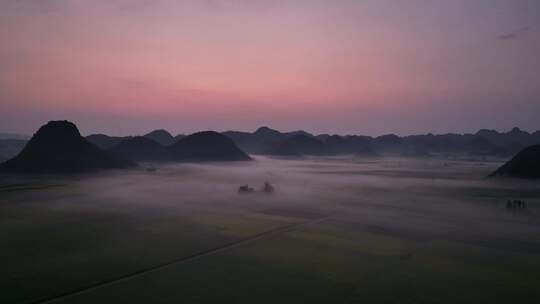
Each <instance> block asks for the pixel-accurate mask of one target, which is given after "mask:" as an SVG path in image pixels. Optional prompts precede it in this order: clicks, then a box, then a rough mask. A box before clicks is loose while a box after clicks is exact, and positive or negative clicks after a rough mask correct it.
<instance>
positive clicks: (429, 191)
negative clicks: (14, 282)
mask: <svg viewBox="0 0 540 304" xmlns="http://www.w3.org/2000/svg"><path fill="white" fill-rule="evenodd" d="M499 165H500V163H497V162H481V161H451V160H444V159H412V158H409V159H407V158H324V159H323V158H313V159H302V160H288V159H271V158H267V157H261V156H259V157H256V160H255V161H251V162H232V163H208V164H184V163H178V164H169V163H166V164H143V165H142V166H141V167H142V168H141V169H139V170H132V171H115V172H108V173H99V174H89V175H82V176H77V177H74V178H73V177H70V178H65V177H60V178H59V179H54V178H51V177H49V178H46V179H47V182H48V183H50V184H54V185H59V189H60V188H64V189H65V188H69V189H70V191H67V192H65V191H64V192H65V193H63V194H61V195H58V191H49V192H50V193H49V192H45V194H44V193H39V195H38V197H36V198H35V201H36V202H38V201H41V200H43V201H45V200H48V199H50V200H51V201H58V202H68V203H69V204H81V205H88V204H90V205H95V206H94V207H97V208H100V207H105V208H109V209H111V208H112V209H114V208H127V210H129V208H130V206H131V207H133V208H134V210H145V211H146V212H150V211H154V212H156V211H159V210H162V211H164V210H168V212H176V211H178V212H185V213H186V214H189V211H190V210H195V211H197V210H199V211H201V210H204V211H210V212H213V213H227V212H242V211H249V212H259V213H263V214H268V213H270V214H273V215H280V216H284V217H287V216H292V217H300V218H308V217H309V218H312V217H317V216H321V217H325V216H331V217H333V218H339V219H343V220H346V221H352V222H358V223H361V224H364V225H381V226H383V227H386V228H389V229H390V228H396V229H410V230H411V233H413V232H414V233H421V234H438V233H440V234H447V235H449V234H452V235H453V236H454V237H458V238H463V237H472V236H474V235H483V236H491V237H502V236H508V235H513V236H515V237H523V236H526V235H527V234H528V233H537V232H539V231H540V229H539V224H540V223H539V222H538V213H537V205H538V203H539V201H538V200H539V198H540V195H539V194H540V185H538V183H535V182H528V181H523V180H518V181H515V180H514V181H512V180H497V179H486V178H485V176H487V175H488V174H489V173H490V172H491V171H493V170H494V169H495V168H497V167H498V166H499ZM150 168H152V169H151V170H150ZM153 169H155V170H153ZM42 181H43V178H41V182H42ZM265 181H268V182H270V183H271V184H272V185H273V186H274V188H275V192H274V193H272V194H269V193H264V192H263V191H262V187H263V185H264V182H265ZM35 182H36V181H35V180H34V183H35ZM11 183H13V181H11ZM3 184H7V185H8V187H9V184H10V182H8V180H7V179H5V180H4V183H3ZM66 184H67V185H69V187H65V186H66ZM62 185H63V186H62ZM241 185H249V186H250V187H253V188H254V189H255V192H253V193H244V194H241V193H238V191H237V190H238V187H239V186H241ZM8 189H9V188H8ZM75 189H76V190H75ZM71 192H76V193H71ZM67 193H71V194H67ZM17 194H19V195H22V197H24V200H25V201H34V199H33V198H32V196H33V195H37V194H36V193H35V192H31V193H29V194H27V195H24V194H22V193H17ZM49 195H50V196H51V197H50V198H48V196H49ZM57 195H58V196H57ZM74 197H75V198H76V199H73V198H74ZM508 199H524V200H525V201H526V202H527V203H528V205H527V208H526V209H523V210H519V212H517V211H516V210H508V209H507V208H506V202H507V200H508ZM141 208H142V209H141Z"/></svg>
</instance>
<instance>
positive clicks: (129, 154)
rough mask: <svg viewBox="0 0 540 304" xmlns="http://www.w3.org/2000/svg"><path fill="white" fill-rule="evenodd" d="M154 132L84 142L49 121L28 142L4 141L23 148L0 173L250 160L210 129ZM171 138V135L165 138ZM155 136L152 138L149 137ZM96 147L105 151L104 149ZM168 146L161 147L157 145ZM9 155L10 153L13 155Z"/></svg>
mask: <svg viewBox="0 0 540 304" xmlns="http://www.w3.org/2000/svg"><path fill="white" fill-rule="evenodd" d="M167 134H168V132H166V131H164V130H158V131H155V132H151V133H149V134H147V135H145V136H135V137H125V138H122V137H109V136H107V135H102V134H99V135H91V136H89V137H87V138H84V137H82V136H81V135H80V133H79V130H78V129H77V127H76V126H75V124H73V123H71V122H69V121H50V122H48V123H47V124H46V125H44V126H42V127H41V128H40V129H39V130H38V131H37V132H36V133H35V134H34V135H33V136H32V138H31V139H30V140H29V141H28V142H26V141H20V140H16V139H9V140H7V139H6V140H3V143H4V144H5V145H6V147H7V144H9V145H10V146H9V147H10V148H11V149H12V150H14V147H15V148H17V147H19V146H20V145H22V144H24V145H23V148H22V150H21V151H20V152H17V153H18V154H17V155H16V156H14V157H13V158H11V159H9V160H7V161H5V162H3V163H0V171H4V172H16V173H78V172H85V171H91V170H101V169H121V168H129V167H133V166H135V165H136V163H135V162H136V161H197V162H200V161H240V160H250V159H251V158H250V157H249V156H248V155H247V154H246V153H244V152H243V151H242V150H241V149H240V148H238V147H237V146H236V144H235V143H234V142H233V141H232V140H231V139H230V138H228V137H227V136H225V135H222V134H220V133H217V132H213V131H206V132H198V133H195V134H192V135H189V136H186V137H184V136H182V137H178V138H180V139H178V140H176V139H175V138H173V137H172V136H167ZM168 135H170V134H168ZM151 138H156V139H151ZM91 140H96V141H99V143H100V145H102V146H105V147H109V148H108V149H102V148H100V147H98V145H96V144H94V143H92V142H91ZM158 140H159V141H160V142H167V143H171V144H170V145H167V146H165V145H162V144H160V143H159V142H158ZM12 152H13V151H10V153H12Z"/></svg>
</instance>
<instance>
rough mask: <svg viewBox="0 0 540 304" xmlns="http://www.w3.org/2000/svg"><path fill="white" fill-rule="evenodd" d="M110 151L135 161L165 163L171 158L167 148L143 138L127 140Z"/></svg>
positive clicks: (136, 137) (137, 137)
mask: <svg viewBox="0 0 540 304" xmlns="http://www.w3.org/2000/svg"><path fill="white" fill-rule="evenodd" d="M109 151H110V152H111V153H114V154H115V155H117V156H119V157H122V158H125V159H130V160H133V161H164V160H168V159H169V158H170V157H169V153H168V151H167V149H166V148H165V147H163V146H162V145H160V144H158V143H157V142H155V141H153V140H152V139H149V138H146V137H143V136H135V137H132V138H128V139H125V140H123V141H122V142H121V143H119V144H118V145H116V146H114V147H112V148H111V149H110V150H109Z"/></svg>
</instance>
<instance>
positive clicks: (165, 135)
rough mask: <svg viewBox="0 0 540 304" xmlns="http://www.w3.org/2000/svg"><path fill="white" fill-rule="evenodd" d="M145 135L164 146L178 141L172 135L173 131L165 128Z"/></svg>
mask: <svg viewBox="0 0 540 304" xmlns="http://www.w3.org/2000/svg"><path fill="white" fill-rule="evenodd" d="M144 137H146V138H149V139H151V140H153V141H155V142H157V143H158V144H160V145H162V146H170V145H172V144H174V143H175V142H176V139H175V138H174V137H173V136H172V135H171V133H169V132H167V131H166V130H163V129H160V130H154V131H152V132H150V133H148V134H146V135H144Z"/></svg>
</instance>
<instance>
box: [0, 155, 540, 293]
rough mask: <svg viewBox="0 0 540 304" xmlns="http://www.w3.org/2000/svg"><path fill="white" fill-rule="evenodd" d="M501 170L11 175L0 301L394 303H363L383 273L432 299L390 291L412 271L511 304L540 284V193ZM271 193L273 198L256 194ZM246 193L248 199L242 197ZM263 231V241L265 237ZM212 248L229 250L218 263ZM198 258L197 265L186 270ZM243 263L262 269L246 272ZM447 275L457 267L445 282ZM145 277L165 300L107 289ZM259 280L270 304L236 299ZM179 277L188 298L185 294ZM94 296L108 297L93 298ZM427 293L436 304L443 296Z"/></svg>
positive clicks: (381, 161) (2, 188)
mask: <svg viewBox="0 0 540 304" xmlns="http://www.w3.org/2000/svg"><path fill="white" fill-rule="evenodd" d="M499 165H500V163H497V162H481V161H452V160H445V159H406V158H312V159H310V158H307V159H301V160H292V159H270V158H265V157H257V158H256V160H255V161H249V162H233V163H207V164H169V163H162V164H143V165H142V166H141V168H139V169H136V170H128V171H112V172H103V173H95V174H88V175H78V176H60V177H53V176H39V177H24V178H22V177H17V176H9V175H5V176H2V177H1V180H0V182H1V184H0V237H1V238H2V240H3V244H2V248H1V250H0V267H1V269H3V270H4V272H5V273H6V275H5V276H4V277H3V278H1V279H0V289H1V290H8V291H9V292H6V293H4V294H3V295H0V300H2V299H4V300H6V303H7V302H10V303H11V302H25V301H31V300H38V299H48V298H55V297H56V296H58V295H59V294H63V293H67V294H70V293H71V292H78V291H83V292H82V293H80V294H79V293H76V294H75V295H73V296H69V297H68V298H67V299H65V300H66V301H68V302H69V301H71V300H73V299H74V300H76V302H84V303H86V302H88V303H92V302H94V303H95V302H99V301H102V300H104V299H109V298H110V297H111V296H133V295H131V293H134V292H135V293H137V292H138V297H141V299H146V300H148V301H150V300H155V299H154V298H152V297H150V298H145V296H149V295H152V294H154V295H155V294H156V293H158V292H159V293H166V294H169V295H170V296H171V298H170V299H169V300H170V302H171V303H173V302H174V301H176V300H179V299H194V300H197V299H199V300H200V299H204V300H206V301H212V300H215V299H214V298H212V296H216V297H219V298H220V299H222V300H223V299H227V300H232V299H238V297H239V294H242V295H243V296H245V297H246V298H245V299H244V300H246V301H247V300H248V299H253V298H256V299H259V297H260V298H261V299H262V298H266V299H268V301H270V302H271V301H277V300H279V299H282V296H283V295H284V294H288V296H289V297H290V299H291V301H293V302H295V301H296V302H298V301H310V302H313V301H314V302H317V301H321V302H324V301H326V300H330V299H335V297H342V298H341V299H342V300H343V301H344V302H354V301H358V300H370V301H373V300H381V301H382V300H384V299H386V300H388V298H387V297H389V296H391V295H392V296H397V295H393V294H392V290H390V291H388V293H387V292H384V293H381V294H370V295H369V296H367V295H366V294H365V293H363V292H362V290H363V289H362V288H371V287H369V286H368V285H369V284H372V282H373V281H372V280H373V276H374V274H375V273H381V271H382V272H383V273H386V275H387V276H388V277H385V279H384V280H390V281H389V282H390V283H391V284H396V286H401V285H399V284H405V285H403V286H401V287H396V290H401V289H400V288H405V289H407V290H411V292H413V294H416V293H414V291H418V292H419V290H420V289H423V288H426V287H425V286H409V285H408V284H410V283H407V282H401V283H400V282H396V281H395V280H397V278H400V277H402V276H403V275H404V274H407V275H408V274H411V273H417V275H418V277H417V278H416V279H417V280H419V281H418V282H423V281H424V280H425V281H426V282H437V281H440V282H441V284H442V282H445V281H446V280H449V279H456V278H461V279H460V280H461V281H459V280H458V281H459V282H461V283H459V284H465V285H466V284H476V285H477V286H480V287H478V289H477V290H475V291H472V292H471V293H470V294H468V295H467V297H466V298H467V299H477V300H487V299H490V298H489V297H490V296H493V297H494V298H495V299H498V298H500V299H504V298H505V297H507V298H508V299H510V298H512V297H515V296H516V295H519V294H521V293H522V292H523V291H522V289H523V288H528V287H527V286H529V285H531V286H532V285H534V284H536V283H535V282H536V281H535V280H536V279H534V278H537V275H538V271H535V270H534V269H536V268H534V267H533V268H530V267H529V266H526V265H537V266H538V265H540V261H539V260H538V258H537V257H538V255H539V254H540V242H539V238H538V236H539V235H540V234H539V233H540V221H539V212H538V210H539V209H538V206H539V204H540V200H539V198H540V185H539V184H538V183H536V182H526V181H521V180H518V181H512V180H501V179H486V178H485V176H487V175H488V174H489V173H490V172H492V171H493V170H494V169H495V168H496V167H497V166H499ZM147 168H155V170H146V169H147ZM265 181H268V182H270V183H271V184H272V185H273V186H274V188H275V190H276V191H275V192H274V193H265V192H263V191H261V189H262V186H263V183H264V182H265ZM245 184H248V185H249V186H251V187H253V188H255V192H253V193H245V194H240V193H238V192H237V189H238V187H239V186H241V185H245ZM508 199H522V200H525V201H526V202H527V208H522V209H519V210H518V209H508V208H506V202H507V200H508ZM291 225H293V226H291ZM294 225H302V226H298V227H296V226H294ZM282 227H290V228H287V231H280V230H279V229H281V228H282ZM276 229H277V230H276ZM268 232H272V236H265V233H268ZM259 235H260V236H259ZM251 238H253V240H252V239H251ZM246 240H248V241H249V243H246V244H244V243H242V242H244V241H246ZM237 242H239V244H238V245H234V248H229V247H228V246H230V244H236V243H237ZM216 248H222V249H219V250H218V251H216V252H214V251H212V250H214V249H216ZM207 251H210V253H207V254H204V255H202V256H201V257H200V260H199V262H195V261H194V262H192V261H191V260H190V259H191V258H190V259H188V260H186V261H184V260H183V258H184V257H190V256H198V254H199V253H201V252H207ZM222 259H224V260H225V261H226V262H224V261H223V260H222ZM218 261H220V262H218ZM367 261H369V263H367ZM480 261H482V262H481V263H480ZM250 262H253V263H255V264H254V265H256V266H253V267H249V268H245V269H243V268H242V266H239V265H248V264H249V263H250ZM201 263H202V264H201ZM207 263H210V265H213V266H209V264H207ZM212 263H215V264H212ZM365 263H367V264H365ZM478 263H480V264H478ZM531 263H532V264H531ZM160 265H161V266H160ZM163 265H166V266H163ZM390 265H393V266H392V268H389V269H388V270H383V268H385V267H390ZM442 265H447V266H448V265H454V266H451V267H450V268H448V269H446V268H445V270H442V269H441V268H440V267H442ZM509 265H510V266H509ZM156 267H157V269H155V268H156ZM209 267H210V268H209ZM212 267H214V268H212ZM216 267H217V268H216ZM268 267H271V268H268ZM355 267H356V268H358V269H356V268H355ZM373 267H375V268H373ZM381 267H382V268H381ZM445 267H446V266H445ZM500 267H503V268H500ZM505 267H506V268H505ZM499 268H500V269H499ZM144 269H154V270H152V272H151V274H148V276H151V278H150V279H151V282H162V283H163V284H164V285H163V284H158V283H155V285H156V286H160V287H159V288H163V290H161V289H160V290H156V289H155V288H158V287H155V286H154V285H153V284H152V285H148V284H147V283H144V282H145V281H141V280H148V278H147V277H146V276H147V275H146V274H145V275H142V274H141V275H135V276H133V277H129V279H126V280H121V281H120V282H116V280H117V279H119V278H122V277H123V276H126V275H128V276H129V275H130V274H132V273H136V272H138V271H141V270H144ZM212 269H214V270H216V271H217V270H218V269H223V272H221V270H220V271H219V272H214V270H212ZM276 269H280V270H276ZM390 269H391V270H390ZM368 270H369V272H370V273H369V274H366V273H364V272H365V271H368ZM473 270H474V273H475V274H474V275H469V274H468V273H469V271H473ZM253 271H257V273H253ZM231 272H234V273H235V275H233V278H234V279H235V280H237V281H236V282H237V284H238V285H230V286H229V285H227V284H228V283H226V284H225V285H223V283H222V282H223V281H224V280H225V281H227V280H226V277H227V278H229V277H230V275H228V276H226V277H225V273H231ZM371 272H373V273H371ZM402 272H403V273H402ZM292 273H295V274H296V275H293V274H292ZM298 273H301V274H302V278H303V279H302V281H301V282H297V281H288V280H297V279H298V276H297V275H298ZM65 274H69V276H65ZM334 274H335V275H336V277H335V278H333V277H332V279H331V282H329V281H325V280H328V279H329V278H328V277H327V276H328V275H334ZM198 275H200V276H201V280H203V281H204V283H202V282H199V283H201V285H205V286H211V287H210V288H211V289H212V291H213V292H206V291H202V290H198V289H197V288H199V287H198V286H199V285H198V283H195V282H197V279H196V277H197V276H198ZM139 276H141V277H140V278H139ZM259 276H265V277H266V278H267V280H268V281H267V282H266V284H267V286H271V289H272V290H274V292H273V293H271V294H266V291H265V290H266V289H265V290H258V289H257V288H256V287H257V286H254V287H253V289H252V291H251V293H250V292H248V293H246V294H244V293H243V292H244V291H243V290H244V287H242V285H244V284H248V283H247V282H251V281H252V280H253V281H256V278H257V277H259ZM509 276H511V277H509ZM188 278H190V279H189V281H190V282H192V283H191V284H193V286H189V287H188V286H185V285H184V284H186V280H187V279H188ZM285 278H287V279H285ZM295 278H296V279H295ZM323 278H324V279H323ZM274 279H275V281H274ZM506 279H508V280H509V282H510V283H508V284H509V285H508V288H506V289H503V290H502V291H500V293H502V294H497V293H495V294H493V293H488V291H489V290H490V286H491V284H492V283H493V281H492V280H498V281H501V280H506ZM244 280H245V281H244ZM321 280H322V281H321ZM233 281H234V280H233ZM23 282H24V284H23ZM96 282H98V283H99V282H109V283H107V284H105V286H102V287H98V288H97V289H92V290H86V288H87V287H88V286H91V285H92V284H96ZM172 282H178V283H180V282H182V284H180V285H182V286H184V288H180V287H179V286H176V285H174V284H173V283H172ZM227 282H228V281H227ZM324 282H326V283H324ZM389 282H386V281H384V282H383V283H384V284H386V283H389ZM456 282H457V281H456ZM319 283H320V284H322V285H321V286H325V287H321V288H319V289H320V290H319V291H318V292H320V293H321V294H320V295H318V296H316V294H317V292H313V291H312V293H307V292H306V290H313V287H314V286H318V285H317V284H319ZM379 283H381V282H380V281H379V282H378V283H377V284H379ZM390 283H389V284H390ZM141 284H142V285H141ZM167 284H172V285H170V286H169V285H167ZM230 284H233V283H230ZM373 284H375V283H373ZM418 284H420V283H418ZM456 284H457V283H456ZM459 284H457V285H456V286H454V287H455V288H461V285H460V286H458V285H459ZM98 285H99V284H98ZM20 286H23V287H20ZM290 286H295V288H294V289H291V290H289V289H288V288H292V287H290ZM362 286H363V287H362ZM16 287H17V288H16ZM201 288H202V287H201ZM417 288H418V290H416V289H417ZM432 288H433V290H432V291H433V295H434V296H437V297H439V296H440V295H441V294H443V295H444V292H442V291H441V290H438V289H437V288H438V287H437V286H432ZM428 289H429V287H428ZM370 290H374V289H370ZM240 291H242V292H240ZM397 292H398V291H396V293H397ZM422 292H425V290H424V291H422ZM448 292H450V291H448ZM427 294H429V292H427ZM452 294H453V293H452ZM488 294H489V296H487V295H488ZM309 295H311V296H313V298H309ZM323 295H327V296H328V297H330V298H325V296H323ZM241 297H242V296H241ZM426 297H427V296H426ZM242 299H243V298H242ZM411 299H414V300H418V299H419V298H416V297H412V298H411ZM448 299H450V300H452V299H453V300H463V299H461V298H455V297H454V298H451V297H450V298H448ZM531 299H534V297H531ZM169 300H163V301H162V302H166V303H168V301H169ZM0 302H4V301H0Z"/></svg>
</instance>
